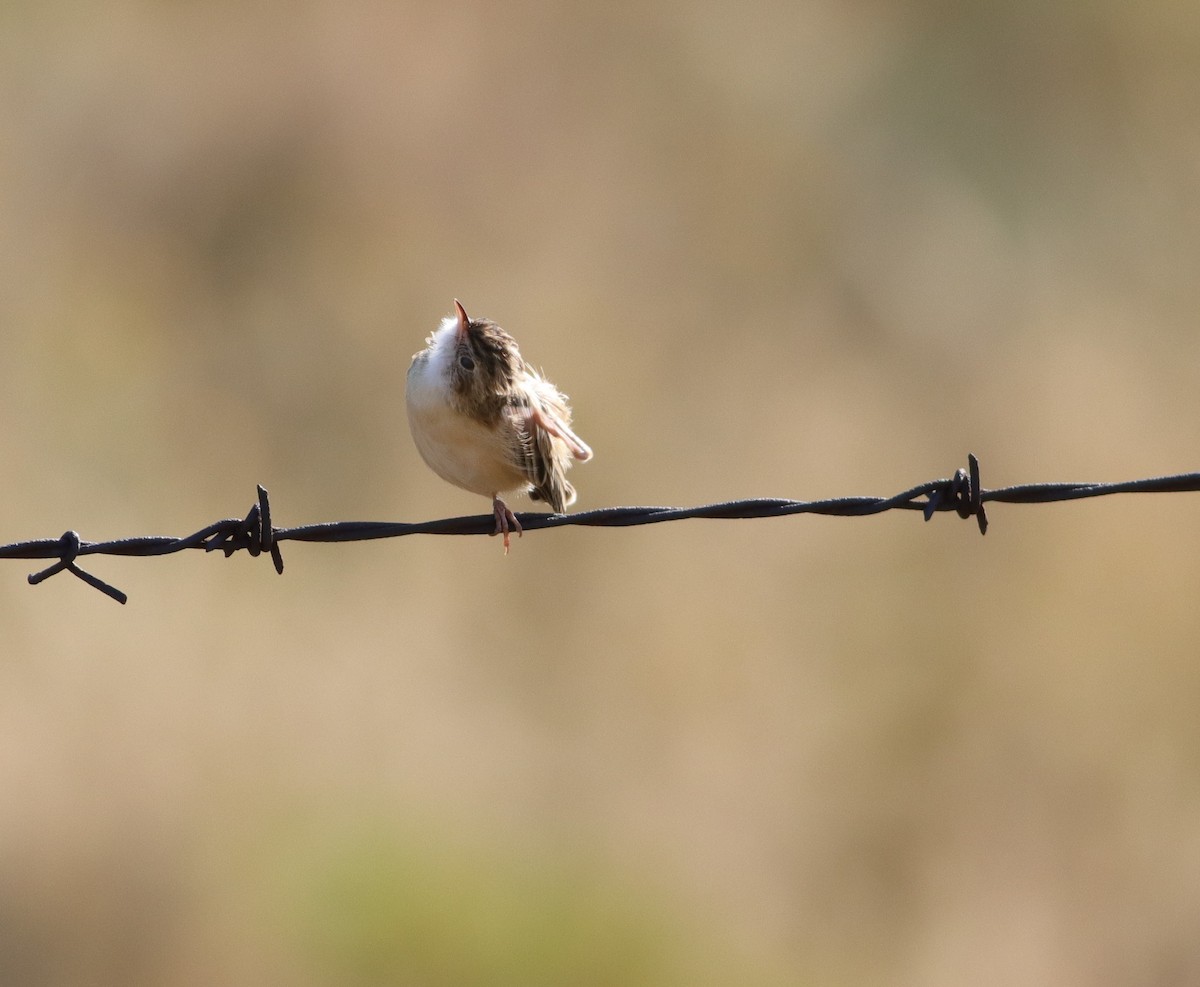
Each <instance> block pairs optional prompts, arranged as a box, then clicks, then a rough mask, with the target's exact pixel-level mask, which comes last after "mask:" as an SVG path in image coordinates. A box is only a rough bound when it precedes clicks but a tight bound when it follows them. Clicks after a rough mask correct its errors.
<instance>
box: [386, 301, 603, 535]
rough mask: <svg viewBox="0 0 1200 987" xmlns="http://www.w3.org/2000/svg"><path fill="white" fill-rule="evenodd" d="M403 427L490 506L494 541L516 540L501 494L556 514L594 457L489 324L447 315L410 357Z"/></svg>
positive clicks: (553, 396) (433, 460)
mask: <svg viewBox="0 0 1200 987" xmlns="http://www.w3.org/2000/svg"><path fill="white" fill-rule="evenodd" d="M405 405H406V410H407V412H408V427H409V430H410V431H411V432H412V437H413V442H414V443H415V445H416V447H417V451H418V452H419V453H420V454H421V458H422V459H423V460H424V461H425V463H426V465H428V466H429V468H430V469H431V470H433V472H435V473H436V474H437V475H438V476H440V477H441V478H442V479H443V480H446V481H447V482H449V483H452V484H454V486H456V487H461V488H462V489H463V490H468V491H470V492H471V493H476V494H481V495H483V496H485V497H491V498H492V513H493V514H494V515H495V518H496V530H495V531H493V532H492V534H493V535H497V534H500V535H503V536H504V538H503V541H504V554H505V555H507V554H508V549H509V532H510V531H516V533H517V535H518V537H519V536H520V535H521V530H522V529H521V522H520V521H518V520H517V516H516V515H515V514H513V512H512V511H511V510H509V508H508V505H506V504H505V503H504V501H503V500H502V499H501V497H500V495H501V494H506V493H512V492H521V493H528V494H529V496H530V498H531V499H533V500H541V501H545V502H546V504H548V505H549V507H550V509H551V510H552V511H554V512H555V513H556V514H561V513H562V512H563V511H565V510H566V509H567V508H568V507H570V506H571V505H572V504H573V503H574V502H575V488H574V487H573V486H572V485H571V484H570V483H569V482H567V477H566V473H567V470H568V469H570V467H571V466H572V465H574V463H575V462H587V461H588V460H589V459H591V458H592V450H591V448H590V447H589V446H588V444H587V443H586V442H584V441H583V439H581V438H580V437H579V436H578V435H576V434H575V433H574V432H573V431H572V430H571V409H570V407H569V406H568V405H567V398H566V395H564V394H563V393H562V392H561V391H559V389H558V388H557V387H555V386H554V385H553V384H552V383H550V381H548V380H547V379H546V378H545V377H544V376H543V375H542V373H541V372H540V371H539V370H537V369H535V368H534V367H532V366H531V365H530V364H528V363H526V362H525V360H524V358H522V356H521V351H520V350H519V349H518V348H517V341H516V340H515V339H513V337H512V336H510V335H509V334H508V333H507V332H505V331H504V330H503V329H501V328H500V326H498V325H497V324H496V323H495V322H493V321H491V320H490V319H472V318H470V317H469V316H468V315H467V312H466V309H464V308H463V306H462V303H461V302H460V301H459V300H458V299H457V298H456V299H454V314H453V315H449V316H447V317H446V318H444V319H443V320H442V322H441V324H440V325H439V326H438V327H437V328H436V329H435V330H434V331H433V333H432V334H431V335H430V336H429V337H428V338H427V339H426V340H425V349H423V350H421V351H420V352H418V353H416V354H414V355H413V358H412V364H411V365H410V366H409V368H408V376H407V379H406V383H405Z"/></svg>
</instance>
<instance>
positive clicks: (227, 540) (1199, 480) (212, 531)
mask: <svg viewBox="0 0 1200 987" xmlns="http://www.w3.org/2000/svg"><path fill="white" fill-rule="evenodd" d="M967 464H968V465H967V469H965V470H964V469H959V470H957V471H956V472H955V474H954V475H953V476H951V477H948V478H945V479H939V480H930V481H929V482H927V483H920V484H918V485H917V486H915V487H911V488H909V489H908V490H905V491H903V492H902V493H898V494H896V495H895V496H892V497H835V498H832V499H829V500H809V501H803V500H778V499H772V498H756V499H750V500H733V501H727V502H725V503H720V504H706V505H703V506H700V507H604V508H600V509H599V510H594V511H582V512H580V513H578V514H525V513H523V514H518V515H517V517H518V518H519V519H520V522H521V527H522V528H523V529H524V530H525V531H535V530H537V529H538V528H562V527H566V526H567V525H585V526H587V527H608V528H620V527H629V526H632V525H636V524H659V523H661V522H664V521H682V520H684V519H685V518H736V519H746V518H768V517H786V516H788V515H791V514H824V515H830V516H834V517H867V516H870V515H874V514H882V513H884V512H885V511H893V510H904V511H920V512H921V513H922V514H923V515H924V516H925V520H926V521H928V520H929V519H930V518H932V517H933V515H934V514H937V513H939V512H946V511H954V512H955V513H957V514H958V516H959V517H961V518H963V519H966V518H971V517H973V518H975V520H976V522H977V524H978V525H979V533H980V534H986V533H987V528H988V519H987V513H986V511H985V509H984V504H987V503H991V502H996V503H1005V504H1048V503H1052V502H1056V501H1068V500H1082V499H1084V498H1087V497H1104V496H1108V495H1110V494H1119V493H1194V492H1196V491H1200V473H1179V474H1176V475H1174V476H1159V477H1150V478H1148V479H1144V480H1126V481H1123V482H1118V483H1027V484H1022V485H1020V486H1012V487H999V488H997V489H994V490H985V489H983V487H982V486H981V485H980V482H979V460H978V459H977V458H976V457H975V456H974V455H968V457H967ZM494 533H495V518H494V517H493V515H491V514H484V515H476V516H471V517H454V518H442V519H441V520H437V521H419V522H414V523H406V522H396V521H330V522H325V523H322V524H306V525H300V526H299V527H295V528H277V527H275V526H274V525H273V524H272V523H271V505H270V501H269V499H268V497H267V491H266V489H265V488H264V487H262V486H259V487H258V501H257V503H255V504H254V506H253V507H251V508H250V511H249V513H247V514H246V516H245V517H244V518H230V519H227V520H224V521H216V522H214V523H213V524H210V525H208V526H207V527H205V528H201V529H200V530H199V531H196V532H193V533H192V534H190V535H186V536H185V537H183V538H171V537H167V536H154V535H151V536H145V537H137V538H121V539H118V540H115V541H104V542H90V541H84V540H83V539H82V538H81V537H80V536H79V534H78V533H77V532H75V531H67V532H65V533H64V534H63V535H62V537H60V538H42V539H37V540H35V541H25V542H14V543H13V544H11V545H0V559H57V561H56V562H55V563H54V564H53V565H51V566H49V567H47V568H45V569H42V570H41V571H40V572H35V573H33V574H31V575H30V576H29V583H30V585H33V586H36V585H37V584H38V583H41V582H44V581H45V580H47V579H49V578H50V577H51V576H54V575H57V574H58V573H60V572H64V571H65V572H70V573H72V574H74V575H75V576H78V577H79V578H80V579H82V580H83V581H84V582H85V583H87V584H88V585H89V586H93V587H95V588H96V589H98V590H100V592H102V593H105V594H106V595H108V596H110V597H112V599H114V600H116V601H117V602H118V603H125V602H127V600H128V596H126V594H125V593H123V592H121V590H119V589H117V588H116V587H115V586H111V585H109V584H108V583H106V582H105V581H104V580H103V579H100V578H98V577H97V576H94V575H92V574H91V573H90V572H87V571H86V570H84V569H82V568H81V567H80V566H79V564H78V559H79V557H80V556H83V555H125V556H139V557H140V556H152V555H171V554H173V553H175V552H182V551H184V550H185V549H202V550H203V551H205V552H218V551H219V552H224V553H225V557H226V558H228V557H229V556H231V555H233V554H234V553H235V552H240V551H246V552H249V553H250V555H252V556H258V555H262V554H264V553H265V554H268V555H270V556H271V560H272V561H273V562H274V564H275V571H276V572H278V573H280V574H281V575H282V573H283V554H282V552H281V551H280V548H279V545H280V543H281V542H285V541H303V542H349V541H371V540H374V539H378V538H399V537H402V536H403V535H491V534H494Z"/></svg>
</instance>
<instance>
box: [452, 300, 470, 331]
mask: <svg viewBox="0 0 1200 987" xmlns="http://www.w3.org/2000/svg"><path fill="white" fill-rule="evenodd" d="M454 309H455V311H456V312H458V338H459V339H460V340H462V339H465V338H466V335H467V323H469V322H470V321H471V320H470V319H468V318H467V310H466V309H465V308H463V307H462V302H460V301H459V300H458V299H457V298H456V299H454Z"/></svg>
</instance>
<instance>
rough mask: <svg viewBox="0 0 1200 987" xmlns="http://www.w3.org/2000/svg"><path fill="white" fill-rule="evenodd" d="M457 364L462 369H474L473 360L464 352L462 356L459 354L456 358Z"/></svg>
mask: <svg viewBox="0 0 1200 987" xmlns="http://www.w3.org/2000/svg"><path fill="white" fill-rule="evenodd" d="M458 365H459V366H460V367H462V368H463V370H474V369H475V361H474V360H472V359H471V358H470V357H469V356H467V355H466V354H464V355H463V356H460V357H459V358H458Z"/></svg>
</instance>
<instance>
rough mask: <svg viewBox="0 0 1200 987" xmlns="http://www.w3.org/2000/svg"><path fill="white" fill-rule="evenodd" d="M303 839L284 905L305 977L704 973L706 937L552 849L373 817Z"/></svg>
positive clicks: (588, 979) (632, 977) (587, 978)
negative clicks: (422, 829) (473, 839)
mask: <svg viewBox="0 0 1200 987" xmlns="http://www.w3.org/2000/svg"><path fill="white" fill-rule="evenodd" d="M301 850H302V855H301V858H300V859H295V858H292V859H291V860H290V865H289V870H290V874H289V876H288V878H287V880H286V881H285V882H284V883H285V884H286V885H287V886H288V888H289V892H288V893H289V896H290V904H289V906H288V908H287V909H286V910H285V913H286V915H287V918H286V921H287V922H288V924H289V926H290V928H289V932H290V935H291V936H294V938H295V940H296V944H295V947H294V948H295V949H296V951H297V953H298V954H300V955H302V956H307V957H309V958H310V960H311V962H312V967H311V968H310V972H311V974H312V975H313V977H314V981H315V982H317V983H336V984H398V983H404V984H408V983H412V984H425V985H439V984H445V985H455V987H460V985H464V984H524V985H536V984H558V985H561V984H606V985H607V984H616V983H626V984H628V983H654V984H672V983H696V982H697V980H698V979H699V980H705V979H707V976H708V975H711V972H712V966H711V964H710V963H707V962H706V963H704V964H703V967H702V968H701V969H697V963H696V957H697V954H700V955H705V954H707V953H708V952H709V951H710V950H709V949H708V948H707V947H705V948H700V949H697V948H696V944H697V941H696V939H695V938H694V937H691V936H688V935H686V934H685V933H684V932H683V931H682V930H681V928H680V925H681V924H682V923H680V922H676V921H673V920H672V919H670V918H669V917H668V915H667V909H666V908H665V906H664V904H663V903H662V902H661V900H656V898H655V895H654V894H653V893H651V892H647V891H642V890H638V889H635V888H633V887H631V886H629V885H627V884H625V883H623V882H622V881H621V880H620V879H618V878H615V877H614V876H612V875H610V874H605V873H601V872H600V871H599V870H598V869H597V868H595V867H593V866H588V865H586V864H580V863H577V862H573V861H568V860H565V859H563V856H562V855H561V854H558V853H553V852H551V853H541V852H537V851H534V850H523V849H514V848H513V847H512V846H509V845H504V844H502V843H500V842H496V843H494V844H491V845H486V846H485V845H481V844H472V843H470V842H468V841H465V840H456V839H453V838H448V837H446V836H445V835H444V834H441V833H439V834H436V835H430V834H414V833H412V832H411V831H396V830H391V829H385V828H380V827H376V826H368V827H365V828H364V827H357V828H355V827H352V828H350V829H349V830H348V831H345V832H341V833H338V834H334V838H333V839H322V840H320V841H318V845H312V844H309V845H308V846H306V847H303V848H301ZM689 940H690V941H689ZM722 965H723V964H722ZM704 968H707V970H708V974H706V973H705V970H704ZM726 972H727V973H729V972H732V971H731V970H730V968H729V967H728V966H726ZM722 979H724V978H722Z"/></svg>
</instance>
